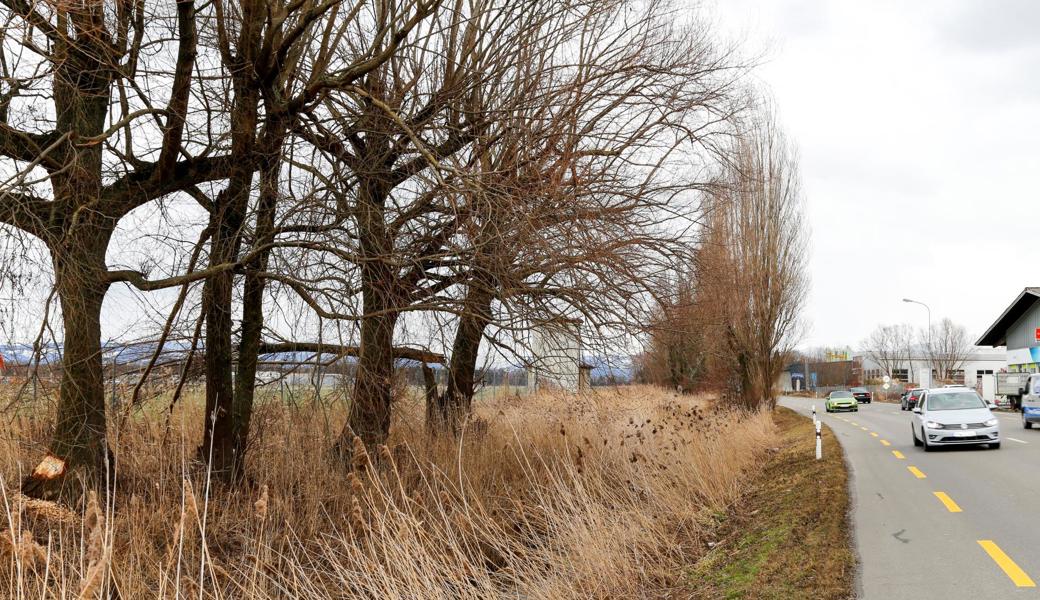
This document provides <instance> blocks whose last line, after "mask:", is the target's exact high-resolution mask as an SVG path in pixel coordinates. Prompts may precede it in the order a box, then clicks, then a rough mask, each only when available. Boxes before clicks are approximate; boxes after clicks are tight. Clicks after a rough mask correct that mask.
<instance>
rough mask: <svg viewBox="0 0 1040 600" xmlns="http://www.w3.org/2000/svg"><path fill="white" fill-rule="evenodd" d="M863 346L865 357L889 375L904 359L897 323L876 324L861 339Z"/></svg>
mask: <svg viewBox="0 0 1040 600" xmlns="http://www.w3.org/2000/svg"><path fill="white" fill-rule="evenodd" d="M863 348H864V351H865V352H866V355H867V357H868V358H870V360H872V361H874V362H875V363H877V364H878V365H879V366H880V367H881V370H882V372H884V373H885V374H886V375H889V376H891V375H892V373H893V371H895V370H896V369H897V368H899V365H900V364H902V362H903V359H904V354H903V352H904V350H905V348H904V347H903V346H902V339H901V338H900V336H899V326H898V325H878V326H877V327H876V328H875V329H874V331H872V332H870V335H868V336H867V339H865V340H864V341H863Z"/></svg>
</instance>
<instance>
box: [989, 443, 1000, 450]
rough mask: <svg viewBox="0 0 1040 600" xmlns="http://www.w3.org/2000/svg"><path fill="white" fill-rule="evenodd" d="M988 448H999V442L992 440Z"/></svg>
mask: <svg viewBox="0 0 1040 600" xmlns="http://www.w3.org/2000/svg"><path fill="white" fill-rule="evenodd" d="M989 449H990V450H1000V442H994V443H992V444H990V445H989Z"/></svg>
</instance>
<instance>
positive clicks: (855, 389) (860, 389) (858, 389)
mask: <svg viewBox="0 0 1040 600" xmlns="http://www.w3.org/2000/svg"><path fill="white" fill-rule="evenodd" d="M852 391H853V392H865V391H867V388H852Z"/></svg>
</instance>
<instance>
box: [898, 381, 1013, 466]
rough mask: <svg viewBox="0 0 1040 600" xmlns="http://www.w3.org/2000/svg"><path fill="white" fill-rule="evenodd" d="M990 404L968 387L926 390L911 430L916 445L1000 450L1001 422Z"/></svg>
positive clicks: (931, 447) (919, 402)
mask: <svg viewBox="0 0 1040 600" xmlns="http://www.w3.org/2000/svg"><path fill="white" fill-rule="evenodd" d="M991 408H996V405H995V404H990V403H987V402H986V401H984V400H983V399H982V398H980V397H979V394H978V393H977V392H975V390H972V389H968V388H933V389H930V390H925V391H924V394H923V395H922V396H921V399H920V400H918V402H917V406H915V407H914V409H913V413H914V414H913V419H912V420H911V422H910V430H911V433H912V434H913V436H914V445H915V446H924V449H925V451H926V452H927V451H930V450H932V449H934V448H936V447H938V446H962V445H988V446H989V447H990V448H994V449H996V448H1000V422H999V421H998V420H997V418H996V417H995V416H993V413H992V412H990V409H991Z"/></svg>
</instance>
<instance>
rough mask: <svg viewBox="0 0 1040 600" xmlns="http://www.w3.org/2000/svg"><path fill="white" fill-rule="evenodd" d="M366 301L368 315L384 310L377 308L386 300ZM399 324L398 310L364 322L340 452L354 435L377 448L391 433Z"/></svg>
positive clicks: (345, 448)
mask: <svg viewBox="0 0 1040 600" xmlns="http://www.w3.org/2000/svg"><path fill="white" fill-rule="evenodd" d="M372 295H374V294H372ZM364 304H365V313H366V314H371V313H379V312H382V311H383V310H384V308H377V306H378V307H383V303H382V302H381V301H379V300H376V299H372V298H368V297H366V299H365V303H364ZM396 325H397V314H396V313H391V314H379V315H378V316H372V317H366V318H364V319H363V320H362V321H361V348H360V352H359V353H358V364H357V375H356V376H355V379H354V396H353V399H352V401H351V404H350V417H349V419H348V420H347V424H346V426H345V427H344V428H343V431H342V433H340V437H339V440H338V441H337V443H336V446H337V448H338V450H339V451H340V453H343V452H344V451H346V450H347V449H348V448H350V447H351V445H352V443H353V439H354V436H358V437H360V438H361V441H362V442H364V443H365V446H366V447H368V448H374V447H376V446H377V445H379V444H382V443H384V442H385V441H386V438H387V436H388V435H389V434H390V410H391V403H392V401H393V397H392V396H393V378H394V354H393V341H394V328H395V327H396Z"/></svg>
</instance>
